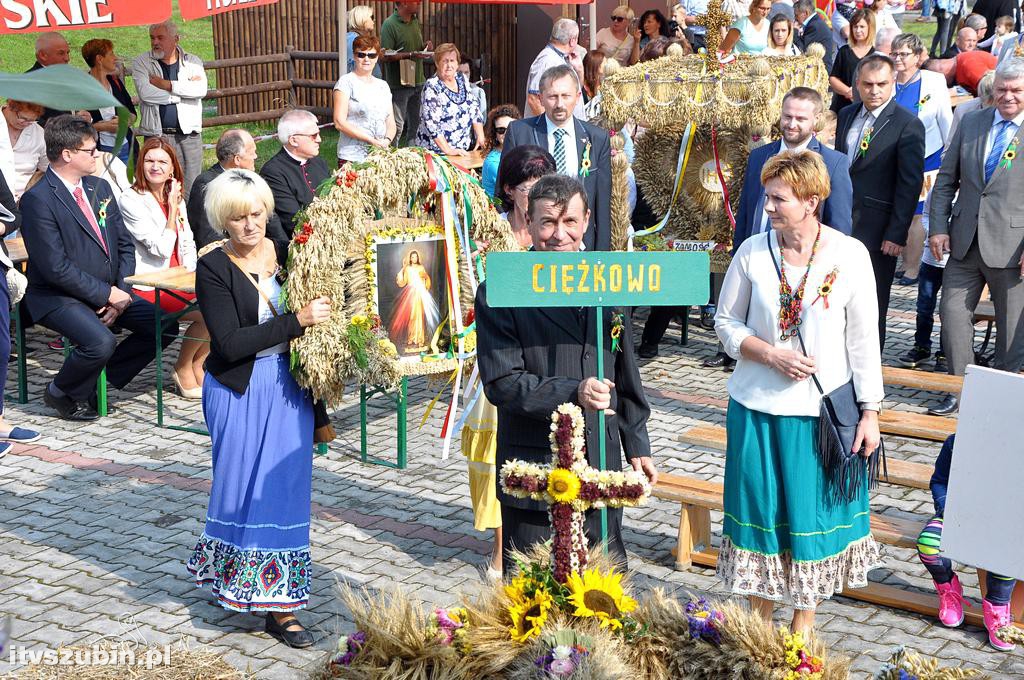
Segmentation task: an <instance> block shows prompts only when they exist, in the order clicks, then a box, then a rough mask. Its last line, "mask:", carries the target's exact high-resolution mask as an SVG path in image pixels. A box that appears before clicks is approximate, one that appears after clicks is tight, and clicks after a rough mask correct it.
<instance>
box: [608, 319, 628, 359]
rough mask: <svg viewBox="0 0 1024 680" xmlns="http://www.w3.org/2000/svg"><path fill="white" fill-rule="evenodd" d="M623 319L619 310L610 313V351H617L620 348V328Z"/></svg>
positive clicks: (622, 324)
mask: <svg viewBox="0 0 1024 680" xmlns="http://www.w3.org/2000/svg"><path fill="white" fill-rule="evenodd" d="M625 321H626V317H625V316H623V314H622V313H621V312H615V313H614V314H612V332H611V336H612V352H618V351H619V350H620V349H622V342H621V341H622V329H623V326H624V325H625Z"/></svg>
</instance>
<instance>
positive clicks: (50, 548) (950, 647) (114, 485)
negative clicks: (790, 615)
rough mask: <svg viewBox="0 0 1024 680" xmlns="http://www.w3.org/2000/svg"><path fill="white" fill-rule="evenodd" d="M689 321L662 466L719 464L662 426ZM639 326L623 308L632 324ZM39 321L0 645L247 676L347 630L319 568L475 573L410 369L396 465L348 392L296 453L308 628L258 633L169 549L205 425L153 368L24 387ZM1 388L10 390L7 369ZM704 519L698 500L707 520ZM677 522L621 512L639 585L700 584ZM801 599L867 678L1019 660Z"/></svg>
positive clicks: (921, 507) (880, 508) (42, 365)
mask: <svg viewBox="0 0 1024 680" xmlns="http://www.w3.org/2000/svg"><path fill="white" fill-rule="evenodd" d="M894 293H895V305H894V310H893V312H892V313H891V320H890V329H891V333H890V341H889V347H888V352H887V354H886V360H887V362H888V363H892V362H893V359H894V357H895V356H896V355H897V354H898V353H901V352H903V351H904V350H906V349H907V348H908V346H909V343H910V340H911V334H912V332H913V314H912V311H911V310H912V308H913V300H914V295H916V289H911V288H901V287H898V286H897V287H895V288H894ZM642 316H643V314H642V313H641V314H639V315H638V317H642ZM691 319H692V322H691V330H690V341H689V344H688V345H687V346H685V347H683V346H681V345H679V344H678V338H679V329H678V327H677V326H676V325H675V324H673V326H672V327H671V328H670V329H669V332H668V335H667V336H666V339H665V341H663V343H662V351H661V356H660V357H659V358H657V359H655V360H653V361H648V362H644V365H643V367H642V371H643V374H644V378H645V381H646V385H647V388H648V393H649V395H650V399H651V405H652V407H653V411H654V413H653V418H652V422H651V424H650V429H651V439H652V443H653V445H654V450H655V455H656V456H657V460H658V462H659V464H660V466H661V468H662V469H664V470H669V471H673V472H678V473H683V474H689V475H697V476H700V477H704V478H707V479H721V476H722V470H723V456H722V454H721V453H719V452H708V451H706V450H700V449H695V448H690V447H687V446H684V445H682V444H679V443H677V442H676V441H675V438H676V435H678V433H679V432H680V431H682V430H684V429H685V428H686V427H688V426H690V425H693V424H695V423H698V422H711V423H722V422H723V421H724V416H725V411H724V406H725V403H726V402H725V399H726V391H725V381H726V378H727V375H728V374H726V373H724V372H721V371H709V370H707V369H704V368H702V367H701V366H700V361H701V360H702V359H704V358H706V357H708V356H710V355H711V354H712V353H713V352H714V349H715V345H714V338H713V334H712V333H711V332H710V331H707V330H703V329H701V328H699V324H698V323H697V322H696V321H697V320H696V314H695V313H694V314H693V315H692V316H691ZM638 320H639V319H638ZM640 328H641V325H640V324H639V323H638V324H637V325H636V327H635V329H634V331H635V332H636V333H637V334H639V331H640ZM50 339H52V336H50V335H48V334H46V333H45V332H43V331H40V330H33V332H31V333H30V335H29V345H30V350H31V351H30V353H29V355H28V357H29V377H30V401H29V403H28V404H25V405H18V404H13V403H10V402H9V403H8V406H7V411H8V414H9V417H10V418H11V420H12V422H15V423H18V424H23V425H28V426H32V427H36V428H38V429H39V430H41V431H42V432H44V433H45V436H44V438H43V439H42V440H40V441H39V442H38V443H37V444H35V445H32V446H19V447H16V448H15V450H14V451H13V452H12V453H11V454H9V455H7V456H6V457H5V458H3V459H0V553H2V555H3V568H2V569H0V612H2V613H4V614H9V615H11V616H13V618H14V631H13V638H14V640H13V641H14V644H16V645H24V646H27V647H29V648H32V649H37V650H40V649H44V648H55V647H57V646H58V645H61V644H65V645H69V644H91V643H92V642H93V641H95V640H96V639H97V638H99V637H101V636H118V635H122V636H125V635H131V636H134V637H135V638H142V639H144V640H145V641H146V642H148V643H149V644H159V645H162V644H168V643H173V642H176V641H178V640H179V639H181V638H184V639H186V640H188V641H190V642H191V643H192V644H196V643H198V644H203V645H208V646H209V647H210V648H211V649H213V650H215V651H217V652H219V653H222V654H223V655H224V657H225V658H226V659H227V660H228V661H229V662H231V663H232V664H234V665H235V666H237V667H238V668H241V669H246V668H248V669H250V670H252V671H254V672H256V673H257V674H258V676H259V677H261V678H298V677H301V676H302V670H303V669H307V668H310V667H311V666H312V665H314V664H315V663H317V661H318V660H319V659H320V658H322V656H323V655H324V652H325V650H327V649H329V648H330V647H331V646H332V644H333V638H334V636H335V635H336V634H337V633H338V632H339V631H343V630H346V627H347V620H346V612H345V611H344V609H343V608H342V607H341V606H340V605H339V603H338V602H337V601H336V598H335V597H334V596H333V589H334V587H335V584H336V583H339V582H348V583H354V584H363V585H365V586H367V587H369V588H384V587H390V586H393V585H394V584H400V585H401V587H402V588H403V589H404V590H406V591H407V592H409V593H411V594H414V595H415V596H417V597H419V598H421V599H423V600H424V601H426V602H429V603H433V604H439V605H440V604H450V603H452V602H453V600H454V598H453V595H452V593H453V592H455V590H456V589H462V590H465V589H473V588H476V587H479V585H478V584H480V583H481V580H480V573H481V568H482V565H483V564H484V563H485V562H486V559H487V558H486V555H487V554H488V553H489V550H490V542H489V538H490V537H489V536H488V535H484V534H479V533H476V532H474V530H473V528H472V513H471V509H470V506H469V497H468V487H467V483H466V466H465V463H464V461H463V460H462V457H461V456H460V455H459V454H458V453H457V449H456V453H455V454H454V455H452V457H451V458H449V459H448V460H447V461H442V460H440V455H439V440H438V439H437V437H436V433H437V432H438V431H439V422H440V418H441V413H440V411H441V409H434V411H433V413H432V414H431V416H430V417H429V418H428V419H427V424H426V425H425V426H424V427H423V428H422V429H417V425H418V423H419V422H420V420H421V419H422V417H423V414H424V412H425V408H426V405H427V404H428V402H429V401H430V399H431V398H432V396H433V394H434V393H435V390H436V387H437V386H434V385H428V383H427V381H426V380H423V379H419V380H412V381H411V384H410V390H411V391H410V403H411V407H410V413H409V423H410V449H409V467H408V469H406V470H402V471H400V470H393V469H388V468H384V467H379V466H368V465H363V464H361V463H360V462H359V460H358V456H359V407H358V400H357V399H356V398H355V397H354V395H353V396H350V397H349V399H348V400H347V401H346V403H345V405H344V408H342V409H341V410H340V411H338V413H337V414H336V416H335V418H336V425H337V429H338V433H339V438H338V440H336V441H335V443H334V444H333V445H332V446H331V451H330V454H329V455H328V456H326V457H318V458H317V459H316V462H315V467H314V479H313V501H314V508H313V513H314V518H313V531H312V546H313V558H314V561H315V573H314V576H315V580H314V583H313V592H312V596H311V606H310V608H309V609H308V610H306V611H305V612H304V613H303V614H302V618H303V620H304V621H305V622H306V624H307V625H308V626H309V627H310V628H311V630H314V631H315V633H316V635H317V638H318V641H317V645H316V648H315V649H314V650H307V651H298V650H291V649H289V648H287V647H285V646H284V645H282V644H279V643H277V642H276V641H274V640H273V639H272V638H270V637H269V636H268V635H267V634H265V633H264V632H262V620H261V619H257V618H256V617H254V616H250V615H244V614H237V613H232V612H228V611H225V610H224V609H222V608H220V607H219V606H217V605H216V604H213V602H212V601H211V597H210V594H209V592H208V591H205V590H199V589H197V588H195V587H194V586H193V585H192V584H191V583H190V581H189V579H188V578H187V575H186V572H185V570H184V566H183V564H184V562H185V560H186V559H187V558H188V556H189V554H190V551H191V549H192V547H193V546H194V544H195V541H196V538H197V537H198V536H199V534H200V532H201V531H202V526H203V517H204V513H205V509H206V503H207V498H208V491H209V485H210V482H209V480H210V449H209V440H208V438H207V437H205V436H200V435H195V434H190V433H186V432H179V431H176V430H170V429H160V428H157V427H156V425H155V420H154V418H155V397H154V390H153V384H154V382H153V381H154V373H153V371H152V370H150V371H147V372H146V373H144V374H143V375H142V376H140V378H139V379H138V380H137V381H136V383H134V384H133V385H131V386H130V388H129V389H127V390H125V391H113V392H112V398H113V401H114V403H115V404H116V405H117V406H118V411H117V412H116V413H114V414H113V415H111V416H108V417H106V418H104V419H102V420H100V421H98V422H96V423H91V424H72V423H66V422H63V421H60V420H57V419H55V418H53V417H51V416H50V414H49V412H48V410H47V409H46V408H45V407H44V406H43V404H42V399H41V392H42V389H43V387H44V385H45V384H46V382H47V381H48V380H49V376H50V375H51V374H52V373H53V371H54V370H56V367H57V365H58V363H57V362H58V360H59V355H58V353H56V352H53V351H52V350H49V349H47V348H46V342H47V341H49V340H50ZM168 370H169V364H168ZM7 388H8V394H12V393H14V373H13V371H12V374H11V375H10V376H9V379H8V385H7ZM940 396H941V395H935V394H928V393H922V392H916V391H911V390H892V391H891V392H890V394H889V398H888V400H887V402H886V407H887V408H895V409H907V410H914V411H921V410H923V409H924V408H926V407H927V406H929V405H932V404H934V403H937V401H938V399H939V398H940ZM169 413H170V416H171V417H170V422H172V423H178V424H182V423H194V424H195V423H200V422H201V412H200V409H199V406H198V405H197V404H194V403H188V402H184V401H183V400H181V399H179V398H177V397H174V396H171V397H170V399H169ZM371 421H372V422H371V428H370V442H371V447H372V452H373V453H376V454H378V455H381V456H382V457H385V456H387V455H389V454H386V453H385V452H386V451H387V450H389V447H390V446H391V445H392V441H393V439H392V438H393V436H394V435H393V430H394V416H393V414H389V413H388V412H387V411H386V410H385V409H384V405H383V401H379V403H377V402H373V403H372V408H371ZM889 445H890V455H892V456H894V457H898V458H905V459H910V460H915V461H921V462H929V461H932V460H933V459H934V456H935V454H936V453H937V450H938V445H937V444H933V443H921V442H912V441H907V440H898V439H895V438H889ZM872 508H873V510H875V511H876V512H882V513H885V514H889V515H894V516H898V517H915V518H919V519H921V520H922V521H923V520H924V519H926V515H927V513H928V512H929V510H930V508H931V500H930V497H929V495H928V493H927V492H925V491H922V490H913V489H906V488H902V487H896V486H890V485H884V484H883V485H882V486H881V488H880V489H879V490H878V491H877V492H876V493H875V494H874V495H873V501H872ZM720 519H721V518H720V515H719V516H713V522H714V524H715V526H716V527H718V526H719V522H720ZM676 523H677V507H676V506H674V505H672V504H670V503H666V502H663V501H660V500H657V499H652V501H651V503H650V504H649V505H648V506H647V507H645V508H640V509H634V510H629V511H627V520H626V532H625V539H626V542H627V546H628V548H629V551H630V566H631V569H632V570H633V572H634V578H635V581H636V584H637V587H638V588H639V589H641V590H643V589H645V588H652V587H661V588H665V589H667V590H669V591H678V592H683V591H691V592H695V593H708V592H711V593H714V592H716V590H717V588H718V584H717V580H716V579H715V578H714V575H713V573H712V572H711V571H709V570H706V569H701V568H694V569H693V570H691V571H687V572H677V571H674V570H673V568H672V557H671V556H670V554H669V550H670V548H671V547H673V545H674V542H675V536H676ZM716 541H717V538H716ZM885 564H886V566H885V568H884V569H880V570H878V571H876V572H874V573H873V578H875V579H880V580H884V581H886V582H889V583H893V584H899V585H902V586H904V587H906V588H920V589H925V590H926V591H930V581H929V580H928V579H927V577H926V573H925V572H924V570H923V568H921V567H920V565H919V564H918V563H917V560H916V559H915V557H914V555H913V554H912V552H910V551H908V550H901V549H893V548H888V549H887V551H886V563H885ZM961 577H962V578H963V581H964V584H965V587H966V588H967V590H968V591H969V593H970V594H973V595H975V596H977V579H976V577H975V576H974V575H973V574H972V573H970V572H968V571H966V570H963V571H961ZM819 612H820V613H819V622H820V631H821V634H822V635H824V637H825V638H826V639H827V640H828V642H830V643H832V644H833V645H834V646H835V648H837V649H839V650H842V651H843V652H845V653H847V654H849V655H850V656H851V657H853V658H854V659H855V662H854V668H855V669H856V670H857V671H858V673H856V674H855V675H856V677H868V675H869V672H873V671H875V670H877V668H878V665H879V664H880V662H881V661H882V660H883V659H884V658H885V657H886V656H887V655H888V654H889V652H890V650H891V649H892V648H893V647H895V646H897V645H900V644H905V645H908V646H910V647H912V648H914V649H917V650H920V651H922V652H926V653H928V654H933V655H935V656H938V657H939V658H941V659H945V660H948V661H967V662H970V663H972V664H975V665H977V666H979V667H981V668H983V669H985V670H986V671H988V672H990V673H992V674H993V676H995V677H1020V676H1022V675H1024V656H1022V654H1021V653H1020V652H1016V653H1011V654H999V653H995V652H992V651H989V650H988V648H987V646H986V642H985V636H984V634H983V632H982V631H981V630H980V629H978V628H970V627H967V628H964V629H959V630H948V629H944V628H942V627H941V626H940V625H938V623H937V621H935V620H933V619H931V618H928V617H924V616H918V615H914V614H909V613H906V612H902V611H895V610H890V609H882V608H876V607H873V606H870V605H866V604H863V603H860V602H855V601H852V600H847V599H844V598H836V599H835V600H832V601H828V602H826V603H824V604H823V605H822V607H821V608H820V610H819ZM5 662H6V659H5V660H0V673H2V672H3V671H6V670H9V669H10V668H11V667H10V666H7V665H6V663H5Z"/></svg>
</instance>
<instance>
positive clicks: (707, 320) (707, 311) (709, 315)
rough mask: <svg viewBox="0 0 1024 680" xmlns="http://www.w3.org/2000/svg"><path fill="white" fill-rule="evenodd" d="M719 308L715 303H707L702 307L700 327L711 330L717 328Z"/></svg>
mask: <svg viewBox="0 0 1024 680" xmlns="http://www.w3.org/2000/svg"><path fill="white" fill-rule="evenodd" d="M716 311H718V308H717V307H715V305H705V306H704V307H701V308H700V327H701V328H704V329H707V330H709V331H713V330H715V312H716Z"/></svg>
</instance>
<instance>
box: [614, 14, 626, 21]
mask: <svg viewBox="0 0 1024 680" xmlns="http://www.w3.org/2000/svg"><path fill="white" fill-rule="evenodd" d="M625 20H626V17H617V16H615V15H614V14H613V15H612V21H616V22H618V21H625Z"/></svg>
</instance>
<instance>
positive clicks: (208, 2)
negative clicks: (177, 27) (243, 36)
mask: <svg viewBox="0 0 1024 680" xmlns="http://www.w3.org/2000/svg"><path fill="white" fill-rule="evenodd" d="M277 1H278V0H178V6H179V7H180V8H181V18H182V19H185V20H186V21H189V20H191V19H202V18H203V17H211V16H213V15H214V14H220V13H222V12H231V11H233V10H236V9H245V8H246V7H259V6H260V5H272V4H274V3H275V2H277Z"/></svg>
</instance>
